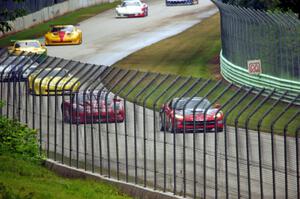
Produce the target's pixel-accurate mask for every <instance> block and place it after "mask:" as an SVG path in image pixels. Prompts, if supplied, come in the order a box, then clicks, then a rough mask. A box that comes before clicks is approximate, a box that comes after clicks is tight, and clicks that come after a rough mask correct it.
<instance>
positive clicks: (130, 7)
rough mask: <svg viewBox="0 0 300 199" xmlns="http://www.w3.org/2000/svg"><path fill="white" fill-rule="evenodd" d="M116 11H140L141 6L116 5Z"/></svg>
mask: <svg viewBox="0 0 300 199" xmlns="http://www.w3.org/2000/svg"><path fill="white" fill-rule="evenodd" d="M116 11H117V12H118V13H121V14H134V13H139V12H142V8H141V7H140V6H128V7H118V8H116Z"/></svg>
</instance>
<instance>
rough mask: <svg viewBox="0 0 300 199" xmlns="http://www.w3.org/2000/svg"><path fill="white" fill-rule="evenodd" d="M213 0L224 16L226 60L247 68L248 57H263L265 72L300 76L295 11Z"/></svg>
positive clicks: (298, 27) (299, 24)
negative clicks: (256, 8)
mask: <svg viewBox="0 0 300 199" xmlns="http://www.w3.org/2000/svg"><path fill="white" fill-rule="evenodd" d="M213 2H214V3H215V4H216V5H217V6H218V8H219V10H220V14H221V18H222V19H221V30H222V31H221V38H222V53H223V55H224V56H225V57H226V59H227V60H229V61H230V62H231V63H233V64H235V65H237V66H239V67H242V68H245V69H248V67H247V61H248V60H257V59H260V60H261V63H262V70H263V73H264V74H267V75H271V76H274V77H278V78H283V79H288V80H294V81H299V80H300V46H299V44H300V37H299V35H300V20H299V19H298V18H297V16H296V15H293V14H284V13H279V12H278V13H276V12H275V13H274V12H264V11H260V10H254V9H246V8H242V7H238V6H234V5H228V4H225V3H222V2H219V1H213Z"/></svg>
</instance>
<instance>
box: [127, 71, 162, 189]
mask: <svg viewBox="0 0 300 199" xmlns="http://www.w3.org/2000/svg"><path fill="white" fill-rule="evenodd" d="M159 76H160V74H158V73H157V74H156V75H155V77H154V78H153V79H152V80H151V81H150V82H149V83H147V85H146V86H145V87H144V88H143V89H142V90H141V91H140V92H139V93H138V94H136V96H135V97H134V101H133V114H134V115H133V117H134V121H136V114H135V112H136V104H137V102H138V99H139V97H140V96H141V95H142V94H143V93H144V92H145V90H147V89H148V88H149V87H150V86H151V85H152V84H153V83H154V82H156V81H157V78H158V77H159ZM143 111H144V109H143ZM144 114H145V112H143V116H144ZM143 118H144V117H143ZM134 126H135V128H134V146H135V167H136V168H137V140H136V122H135V125H134ZM143 141H144V142H143V144H144V146H143V149H144V187H146V186H147V163H146V159H147V153H146V121H145V120H143Z"/></svg>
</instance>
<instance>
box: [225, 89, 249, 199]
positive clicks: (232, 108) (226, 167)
mask: <svg viewBox="0 0 300 199" xmlns="http://www.w3.org/2000/svg"><path fill="white" fill-rule="evenodd" d="M252 90H253V87H251V88H250V89H248V91H247V92H245V93H244V94H243V95H242V96H241V97H240V98H239V100H238V101H237V103H236V104H235V105H233V106H232V107H231V108H230V109H229V110H228V111H227V113H226V115H225V117H224V119H223V121H224V138H225V139H224V145H225V175H226V198H227V199H228V198H229V189H228V154H227V128H226V126H227V118H228V116H229V115H230V113H231V112H232V111H233V110H234V109H235V108H236V107H237V106H239V105H240V103H241V102H242V101H244V99H246V98H247V97H248V95H250V94H251V92H252ZM238 198H240V187H239V184H238Z"/></svg>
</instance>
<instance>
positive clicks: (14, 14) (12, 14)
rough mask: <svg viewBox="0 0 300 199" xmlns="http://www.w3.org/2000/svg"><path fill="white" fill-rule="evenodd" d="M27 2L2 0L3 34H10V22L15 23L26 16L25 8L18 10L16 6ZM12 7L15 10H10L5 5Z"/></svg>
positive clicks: (0, 1)
mask: <svg viewBox="0 0 300 199" xmlns="http://www.w3.org/2000/svg"><path fill="white" fill-rule="evenodd" d="M24 1H25V0H0V31H1V32H2V33H5V32H8V31H10V30H11V29H12V27H11V25H10V24H9V21H13V20H15V19H16V18H18V17H22V16H24V15H25V14H26V10H25V9H24V8H18V7H17V6H15V5H16V4H19V3H22V2H24ZM7 4H9V5H12V7H15V9H9V8H7V6H5V5H7Z"/></svg>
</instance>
